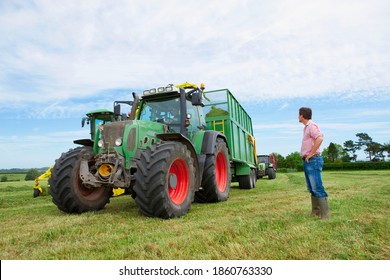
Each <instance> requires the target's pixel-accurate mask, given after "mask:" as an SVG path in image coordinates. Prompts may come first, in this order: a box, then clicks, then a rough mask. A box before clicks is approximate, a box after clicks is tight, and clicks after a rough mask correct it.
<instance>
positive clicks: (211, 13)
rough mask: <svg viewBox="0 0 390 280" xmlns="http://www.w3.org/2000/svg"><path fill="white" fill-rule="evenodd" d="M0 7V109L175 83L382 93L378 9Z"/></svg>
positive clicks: (384, 64)
mask: <svg viewBox="0 0 390 280" xmlns="http://www.w3.org/2000/svg"><path fill="white" fill-rule="evenodd" d="M0 9H1V10H2V11H1V13H0V26H1V27H0V35H1V37H2V38H5V39H3V40H2V42H1V43H0V61H1V66H0V69H1V72H2V74H0V80H1V81H2V82H1V84H2V86H0V92H1V97H0V100H1V101H9V100H14V101H17V100H20V101H26V100H37V98H39V99H40V100H53V99H67V98H72V97H80V96H91V95H94V94H96V92H98V91H100V90H102V89H107V88H115V87H120V88H123V87H128V88H146V87H150V86H155V85H159V84H165V83H167V82H182V81H185V80H189V81H191V82H192V81H193V82H196V83H199V82H205V83H206V85H208V86H209V88H219V87H229V88H232V87H237V88H238V90H236V92H237V94H246V95H248V96H249V97H250V98H257V99H261V98H265V96H266V98H285V97H296V96H308V95H309V96H318V95H326V94H329V93H341V92H342V93H345V92H347V93H349V96H350V98H364V97H365V96H366V95H367V94H372V95H374V96H375V95H378V94H379V95H380V97H382V96H383V95H384V93H383V92H381V91H378V89H383V88H385V89H389V87H390V71H389V70H390V54H389V52H388V49H389V48H390V43H389V40H388V39H387V38H388V37H389V35H390V31H389V29H388V28H387V27H388V26H389V25H390V17H389V9H388V6H387V3H386V1H370V2H367V1H277V2H274V3H269V2H268V1H255V0H253V1H252V0H248V1H233V0H231V1H225V2H224V4H223V5H221V4H220V2H219V1H186V2H185V3H183V2H182V1H152V3H150V1H147V2H145V1H131V2H129V1H114V2H112V1H111V2H106V1H83V2H80V1H65V2H64V3H61V5H58V3H57V2H53V1H43V0H42V1H33V2H27V4H26V5H25V6H21V7H19V8H9V7H8V8H7V7H5V6H4V5H3V7H0ZM16 74H17V75H16ZM15 75H16V77H15ZM18 79H19V80H18ZM18 81H19V82H20V81H22V83H21V84H20V85H17V84H15V83H17V82H18ZM265 94H266V95H265Z"/></svg>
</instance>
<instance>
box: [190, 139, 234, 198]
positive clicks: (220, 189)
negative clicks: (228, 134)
mask: <svg viewBox="0 0 390 280" xmlns="http://www.w3.org/2000/svg"><path fill="white" fill-rule="evenodd" d="M230 181H231V176H230V160H229V150H228V148H227V146H226V143H225V141H223V140H222V139H219V138H218V139H217V141H216V143H215V153H214V154H212V155H207V157H206V163H205V167H204V171H203V178H202V184H201V186H202V189H200V190H199V191H198V192H196V193H195V196H196V200H197V201H198V202H221V201H226V200H227V199H228V197H229V192H230Z"/></svg>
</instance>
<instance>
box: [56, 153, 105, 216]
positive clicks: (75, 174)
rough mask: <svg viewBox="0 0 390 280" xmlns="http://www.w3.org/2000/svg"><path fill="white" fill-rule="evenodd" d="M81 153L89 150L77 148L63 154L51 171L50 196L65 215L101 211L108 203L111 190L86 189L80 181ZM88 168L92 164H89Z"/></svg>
mask: <svg viewBox="0 0 390 280" xmlns="http://www.w3.org/2000/svg"><path fill="white" fill-rule="evenodd" d="M82 152H91V153H92V149H91V148H85V147H78V148H76V149H71V150H69V151H68V152H66V153H63V154H62V155H61V157H60V158H59V159H57V160H56V163H55V165H54V167H53V169H52V170H51V176H50V179H49V184H50V188H49V189H50V194H51V196H52V200H53V202H54V204H55V205H57V207H58V209H60V210H62V211H64V212H66V213H82V212H87V211H95V210H100V209H103V208H104V206H105V205H106V204H107V203H109V201H110V196H111V194H112V189H111V188H87V187H85V186H84V185H83V184H82V181H81V179H80V162H81V154H82ZM89 165H90V166H92V165H93V162H90V163H89Z"/></svg>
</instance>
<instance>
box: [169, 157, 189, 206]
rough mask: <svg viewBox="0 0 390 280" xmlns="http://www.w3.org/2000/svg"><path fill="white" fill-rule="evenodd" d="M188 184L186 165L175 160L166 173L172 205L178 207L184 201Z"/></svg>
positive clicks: (181, 161) (180, 160)
mask: <svg viewBox="0 0 390 280" xmlns="http://www.w3.org/2000/svg"><path fill="white" fill-rule="evenodd" d="M189 183H190V182H189V175H188V168H187V165H186V163H185V162H184V160H182V159H180V158H177V159H175V160H174V161H173V163H172V164H171V166H170V167H169V172H168V193H169V197H170V198H171V200H172V202H173V203H174V204H176V205H180V204H182V203H183V201H184V200H185V199H186V197H187V193H188V188H189Z"/></svg>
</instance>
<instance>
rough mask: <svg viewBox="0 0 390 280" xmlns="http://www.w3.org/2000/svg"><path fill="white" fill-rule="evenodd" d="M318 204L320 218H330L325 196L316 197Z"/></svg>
mask: <svg viewBox="0 0 390 280" xmlns="http://www.w3.org/2000/svg"><path fill="white" fill-rule="evenodd" d="M317 199H318V202H319V205H320V210H321V220H327V219H329V218H330V213H329V206H328V198H327V197H322V198H317Z"/></svg>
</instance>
